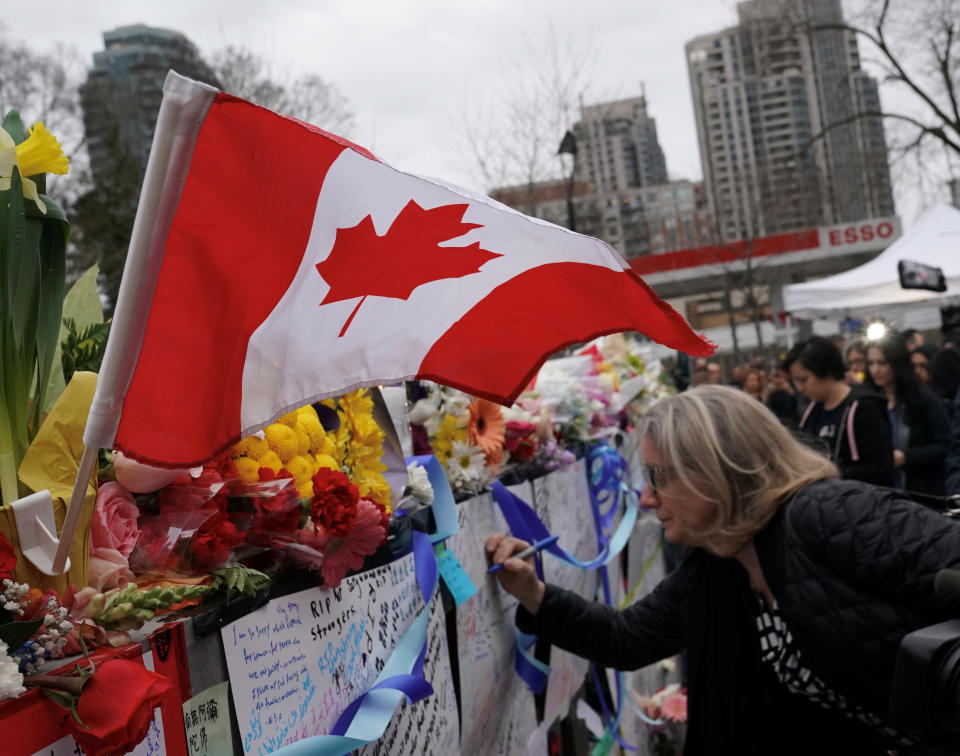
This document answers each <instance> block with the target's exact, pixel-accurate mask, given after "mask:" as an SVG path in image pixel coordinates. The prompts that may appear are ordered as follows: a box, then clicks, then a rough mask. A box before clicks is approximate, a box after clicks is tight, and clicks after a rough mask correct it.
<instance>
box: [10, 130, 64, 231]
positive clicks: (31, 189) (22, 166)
mask: <svg viewBox="0 0 960 756" xmlns="http://www.w3.org/2000/svg"><path fill="white" fill-rule="evenodd" d="M69 162H70V161H69V160H68V159H67V156H66V155H64V154H63V148H62V147H61V146H60V142H58V141H57V138H56V137H55V136H54V135H53V134H51V133H50V132H49V131H47V129H46V127H45V126H44V125H43V124H42V123H40V122H39V121H37V123H35V124H34V125H33V126H31V127H30V135H29V136H28V137H27V138H26V139H25V140H24V141H23V142H21V143H20V144H14V142H13V137H12V136H10V134H8V133H7V132H6V131H5V130H4V129H2V128H0V191H6V190H8V189H9V188H10V179H11V177H12V176H13V166H17V168H18V170H19V171H20V180H21V181H22V182H23V196H24V197H26V198H27V199H29V200H33V201H34V202H35V203H36V205H37V209H38V210H40V212H41V213H44V214H46V212H47V206H46V205H45V204H44V203H43V200H42V199H40V193H39V192H38V191H37V184H36V182H35V181H33V179H31V178H29V177H30V176H36V175H37V174H40V173H57V174H60V175H63V174H65V173H66V172H67V171H68V170H69Z"/></svg>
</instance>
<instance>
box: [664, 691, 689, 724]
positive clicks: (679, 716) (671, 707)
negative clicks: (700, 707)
mask: <svg viewBox="0 0 960 756" xmlns="http://www.w3.org/2000/svg"><path fill="white" fill-rule="evenodd" d="M660 711H661V712H662V713H663V718H664V719H667V720H669V721H671V722H686V721H687V695H686V693H675V694H674V695H672V696H667V697H666V698H665V699H664V700H663V704H662V705H661V706H660Z"/></svg>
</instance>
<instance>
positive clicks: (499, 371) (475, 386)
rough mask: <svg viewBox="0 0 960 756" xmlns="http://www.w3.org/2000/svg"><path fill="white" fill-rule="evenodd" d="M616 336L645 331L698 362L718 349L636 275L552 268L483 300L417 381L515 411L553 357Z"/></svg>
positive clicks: (435, 350)
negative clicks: (517, 402)
mask: <svg viewBox="0 0 960 756" xmlns="http://www.w3.org/2000/svg"><path fill="white" fill-rule="evenodd" d="M617 331H639V332H640V333H643V334H645V335H647V336H649V337H650V338H652V339H654V340H655V341H658V342H660V343H661V344H665V345H666V346H669V347H671V348H673V349H679V350H680V351H683V352H686V353H687V354H690V355H695V356H706V355H709V354H712V353H713V351H714V349H715V347H714V345H713V344H711V343H710V342H709V341H707V340H706V339H704V338H703V337H702V336H697V335H696V334H694V332H693V331H691V330H690V326H689V325H687V323H686V321H685V320H684V319H683V318H682V317H681V316H680V314H679V313H678V312H677V311H676V310H674V309H673V308H672V307H670V305H668V304H667V303H666V302H664V301H662V300H661V299H659V298H658V297H657V295H656V294H654V293H653V291H652V289H650V287H649V286H647V284H646V283H644V281H643V280H642V279H640V277H639V276H636V275H635V274H633V273H632V272H629V271H623V272H617V271H615V270H610V269H609V268H604V267H600V266H597V265H588V264H585V263H554V264H549V265H541V266H539V267H537V268H533V269H531V270H528V271H526V272H525V273H522V274H520V275H519V276H517V277H516V278H512V279H510V280H509V281H507V282H506V283H504V284H502V285H501V286H498V287H497V288H496V289H494V290H493V291H492V292H490V294H488V295H487V296H486V297H485V298H484V299H482V300H480V302H478V303H477V304H476V305H475V306H474V307H473V308H472V309H471V310H470V311H469V312H467V314H466V315H464V316H463V317H462V318H460V320H458V321H457V322H456V323H454V324H453V326H451V327H450V328H449V329H448V330H447V332H446V333H444V334H443V336H441V337H440V339H439V340H438V341H437V342H436V343H435V344H434V345H433V347H432V348H431V349H430V351H429V353H428V354H427V356H426V357H425V358H424V360H423V362H422V363H421V365H420V372H419V374H418V377H420V378H428V379H431V380H435V381H437V382H438V383H443V384H445V385H447V386H454V387H456V388H459V389H462V390H464V391H466V392H468V393H470V394H474V395H475V396H481V397H484V398H487V399H490V400H492V401H495V402H500V403H501V404H506V405H510V404H513V401H514V400H515V399H516V398H517V396H519V395H520V392H521V391H523V389H524V387H525V386H526V385H527V383H528V381H529V380H530V378H532V377H533V375H535V374H536V372H537V371H538V370H539V369H540V366H541V365H542V364H543V362H544V361H545V360H546V359H547V357H548V356H550V355H551V354H552V353H553V352H556V351H557V350H558V349H562V348H563V347H565V346H568V345H570V344H576V343H579V342H582V341H588V340H590V339H593V338H596V337H597V336H602V335H604V334H607V333H615V332H617ZM491 333H494V334H499V338H495V339H491V338H490V334H491ZM480 344H482V345H483V346H482V347H478V346H476V345H480ZM537 355H539V357H538V358H537V359H536V361H535V362H534V361H533V358H534V357H535V356H537Z"/></svg>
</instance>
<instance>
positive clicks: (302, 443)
mask: <svg viewBox="0 0 960 756" xmlns="http://www.w3.org/2000/svg"><path fill="white" fill-rule="evenodd" d="M293 432H294V433H296V434H297V454H301V455H304V454H309V453H310V449H311V448H312V447H311V446H310V434H309V433H307V431H306V429H305V428H304V427H303V426H302V425H301V424H300V422H299V421H297V424H296V425H294V426H293Z"/></svg>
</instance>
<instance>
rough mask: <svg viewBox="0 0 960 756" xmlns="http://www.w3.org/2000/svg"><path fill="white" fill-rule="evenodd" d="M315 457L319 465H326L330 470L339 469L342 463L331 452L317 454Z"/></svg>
mask: <svg viewBox="0 0 960 756" xmlns="http://www.w3.org/2000/svg"><path fill="white" fill-rule="evenodd" d="M314 459H315V460H316V462H317V467H326V468H328V469H330V470H339V469H340V465H339V463H338V462H337V460H335V459H334V458H333V457H331V456H330V455H329V454H317V455H315V456H314Z"/></svg>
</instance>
